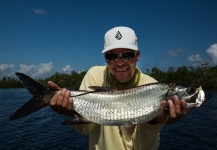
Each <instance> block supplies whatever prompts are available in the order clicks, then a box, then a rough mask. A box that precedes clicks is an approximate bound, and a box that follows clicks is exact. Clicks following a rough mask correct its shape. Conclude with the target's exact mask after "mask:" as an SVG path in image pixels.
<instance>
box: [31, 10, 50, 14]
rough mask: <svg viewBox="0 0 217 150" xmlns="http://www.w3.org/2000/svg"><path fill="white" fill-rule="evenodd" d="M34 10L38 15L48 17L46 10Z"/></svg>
mask: <svg viewBox="0 0 217 150" xmlns="http://www.w3.org/2000/svg"><path fill="white" fill-rule="evenodd" d="M32 10H33V12H34V14H36V15H48V13H47V11H45V10H44V8H34V9H32Z"/></svg>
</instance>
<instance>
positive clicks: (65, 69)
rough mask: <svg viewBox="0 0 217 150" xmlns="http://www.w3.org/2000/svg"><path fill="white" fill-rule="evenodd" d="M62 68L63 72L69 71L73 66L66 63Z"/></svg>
mask: <svg viewBox="0 0 217 150" xmlns="http://www.w3.org/2000/svg"><path fill="white" fill-rule="evenodd" d="M62 70H63V71H64V73H71V72H72V70H73V68H72V67H71V66H70V65H66V66H65V67H64V68H63V69H62Z"/></svg>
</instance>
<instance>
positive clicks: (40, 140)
mask: <svg viewBox="0 0 217 150" xmlns="http://www.w3.org/2000/svg"><path fill="white" fill-rule="evenodd" d="M208 92H209V93H212V95H213V96H212V98H211V99H210V100H209V101H208V102H207V103H205V104H204V105H203V106H202V107H200V108H198V109H195V110H192V111H191V112H189V113H188V115H187V116H186V117H185V118H184V119H182V120H181V121H180V122H179V123H176V124H173V125H164V127H163V130H162V131H161V145H160V148H159V149H160V150H167V149H189V150H192V149H217V92H216V91H208ZM30 98H31V95H30V94H29V93H28V92H27V90H26V89H23V88H21V89H0V149H6V150H10V149H22V150H25V149H32V150H36V149H37V150H38V149H53V150H59V149H63V150H64V149H73V150H86V149H88V136H83V135H80V134H78V133H76V132H75V131H74V129H72V128H71V127H70V126H63V125H61V123H62V122H63V121H64V120H65V117H64V116H59V115H58V114H56V113H55V112H53V111H52V110H51V109H50V107H46V108H44V109H41V110H39V111H37V112H35V113H33V114H31V115H29V116H27V117H24V118H21V119H18V120H15V121H9V120H8V118H9V116H10V115H11V114H12V113H13V112H14V111H15V110H17V109H18V108H19V107H21V106H22V105H23V104H24V103H25V102H26V101H27V100H28V99H30Z"/></svg>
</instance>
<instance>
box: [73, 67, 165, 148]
mask: <svg viewBox="0 0 217 150" xmlns="http://www.w3.org/2000/svg"><path fill="white" fill-rule="evenodd" d="M153 82H157V81H156V80H155V79H154V78H152V77H150V76H148V75H146V74H143V73H141V77H140V81H139V85H143V84H148V83H153ZM89 86H107V87H109V86H110V85H109V83H108V80H107V74H106V66H94V67H92V68H91V69H89V70H88V72H87V74H86V75H85V77H84V79H83V81H82V83H81V86H80V90H91V89H89V88H88V87H89ZM73 128H74V129H75V130H76V131H78V132H79V133H81V134H88V133H89V149H90V150H156V149H158V147H159V132H160V130H161V128H162V124H156V125H151V124H148V123H144V124H139V125H136V126H135V127H134V128H132V129H133V130H132V131H133V134H132V136H131V137H130V138H125V137H124V136H122V135H121V131H120V127H119V126H102V125H97V124H85V125H74V126H73Z"/></svg>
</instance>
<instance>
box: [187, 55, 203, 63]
mask: <svg viewBox="0 0 217 150" xmlns="http://www.w3.org/2000/svg"><path fill="white" fill-rule="evenodd" d="M188 60H189V61H190V62H192V63H198V62H202V61H203V59H202V58H201V56H200V54H196V55H191V56H188Z"/></svg>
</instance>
